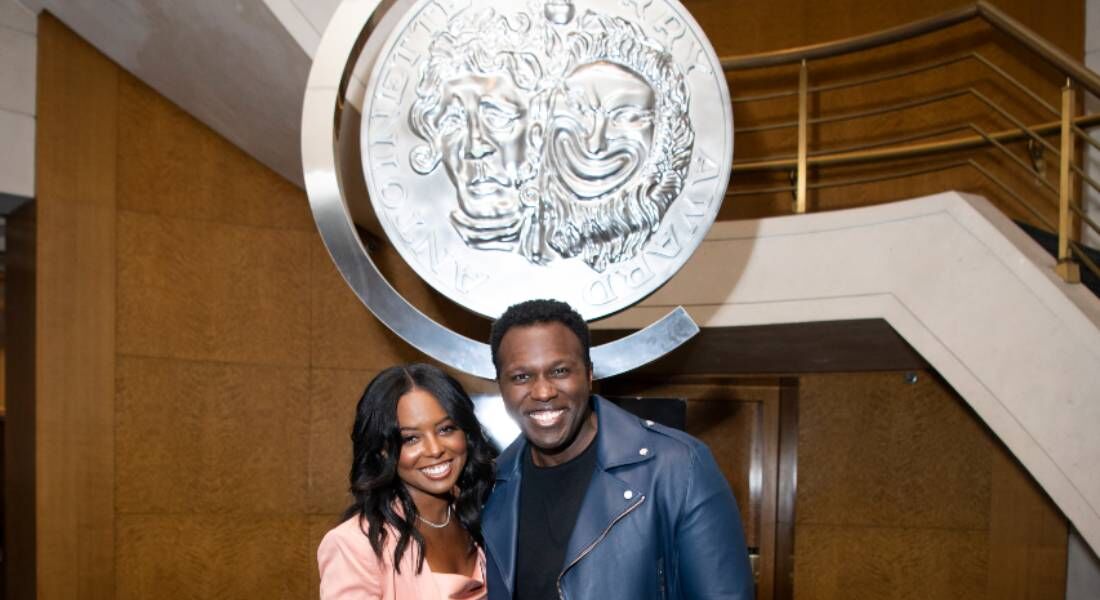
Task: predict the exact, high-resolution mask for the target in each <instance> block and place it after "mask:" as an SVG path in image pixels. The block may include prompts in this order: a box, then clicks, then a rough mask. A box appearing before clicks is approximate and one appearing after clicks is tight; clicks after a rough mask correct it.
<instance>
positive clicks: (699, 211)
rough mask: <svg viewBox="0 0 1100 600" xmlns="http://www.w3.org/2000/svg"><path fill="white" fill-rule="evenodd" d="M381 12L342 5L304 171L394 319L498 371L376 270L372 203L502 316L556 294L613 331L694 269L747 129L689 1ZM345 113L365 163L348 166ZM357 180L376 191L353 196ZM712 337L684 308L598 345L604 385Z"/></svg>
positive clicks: (310, 119) (440, 284) (413, 6)
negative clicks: (691, 261) (740, 128)
mask: <svg viewBox="0 0 1100 600" xmlns="http://www.w3.org/2000/svg"><path fill="white" fill-rule="evenodd" d="M378 5H379V3H378V2H377V1H372V0H345V1H344V2H343V3H342V4H341V5H340V7H339V8H338V10H337V12H336V13H335V15H334V16H333V19H332V21H331V24H330V26H329V28H328V30H327V31H326V32H325V35H324V38H323V39H322V42H321V46H320V48H319V49H318V52H317V55H316V58H315V63H314V67H313V70H312V72H311V74H310V81H309V86H308V89H307V93H306V101H305V107H304V117H303V160H304V164H305V175H306V184H307V191H308V193H309V197H310V202H311V206H312V207H313V211H314V215H315V218H316V220H317V224H318V228H319V229H320V232H321V234H322V237H323V238H324V240H325V243H326V246H327V247H328V249H329V251H330V253H331V254H332V256H333V259H334V260H335V262H336V264H337V266H338V267H339V269H340V271H341V273H342V274H343V275H344V277H345V279H346V280H347V281H348V283H349V284H350V285H351V287H352V288H353V289H355V291H356V293H357V294H358V295H359V296H360V298H361V299H362V300H363V301H364V303H365V304H366V305H367V306H368V308H370V309H371V310H372V312H374V314H375V315H376V316H377V317H378V318H379V319H381V320H382V321H383V322H384V323H386V325H388V326H389V327H390V328H391V329H393V330H394V331H395V332H396V333H398V334H399V335H400V336H402V337H403V338H405V339H406V341H408V342H410V343H411V344H413V345H414V346H416V347H417V348H419V349H421V350H422V351H424V352H426V353H427V354H429V355H431V356H433V357H435V358H436V359H438V360H440V361H442V362H444V363H446V364H448V365H450V366H452V367H455V368H457V369H460V370H463V371H466V372H469V373H472V374H474V375H478V376H482V377H490V378H491V377H492V375H493V373H492V365H491V363H490V361H489V353H488V348H487V346H486V345H485V344H484V343H482V342H478V341H475V340H470V339H468V338H465V337H462V336H459V335H457V334H455V333H454V332H452V331H450V330H448V329H446V328H444V327H442V326H440V325H439V324H437V323H435V322H433V321H431V320H430V319H428V318H427V317H425V316H424V315H422V314H421V313H419V311H417V310H416V309H415V308H414V307H412V306H411V305H409V304H408V303H407V302H405V301H404V299H402V298H401V297H400V296H399V295H398V294H397V293H396V292H395V291H394V290H393V289H392V287H391V286H389V284H388V283H387V282H386V281H385V280H384V279H383V278H382V277H381V275H379V273H378V270H377V268H376V267H375V266H374V264H373V263H372V262H371V260H370V257H369V256H368V255H367V253H366V250H365V249H364V247H363V245H362V243H361V242H360V240H359V237H358V235H356V233H355V219H354V218H353V215H362V214H364V211H363V210H362V209H361V207H357V206H355V203H359V202H369V203H370V209H371V210H370V211H369V212H370V213H371V214H373V216H374V217H376V218H377V220H378V222H379V223H380V224H381V227H382V229H383V230H384V232H385V234H386V237H387V238H388V239H389V241H390V242H391V243H392V244H393V245H394V247H395V248H396V249H397V250H398V252H399V253H400V254H401V256H402V257H403V258H404V260H405V261H406V262H407V263H408V264H409V265H410V266H411V267H412V268H413V269H414V270H415V271H416V273H417V274H418V275H419V276H420V277H422V278H423V279H424V280H425V281H426V282H428V283H429V284H430V285H431V286H432V287H434V288H435V289H436V290H438V291H439V292H440V293H442V294H444V295H445V296H447V297H449V298H450V299H452V300H454V301H455V302H456V303H458V304H460V305H461V306H463V307H465V308H467V309H469V310H471V311H473V312H476V313H479V314H481V315H484V316H486V317H488V318H495V317H497V316H498V315H499V314H500V313H502V312H503V311H504V309H505V308H507V307H508V306H510V305H511V304H514V303H516V302H520V301H522V300H526V299H529V298H547V297H549V298H558V299H560V300H564V301H566V302H569V303H570V304H571V305H573V306H574V307H575V308H576V309H577V310H578V311H579V312H580V313H581V314H582V315H583V316H584V317H585V318H586V319H589V320H592V319H598V318H600V317H604V316H607V315H610V314H612V313H615V312H617V311H620V310H622V309H624V308H627V307H629V306H631V305H633V304H635V303H636V302H638V301H639V300H641V299H642V298H644V297H646V296H647V295H649V294H650V293H652V292H653V291H654V290H656V289H657V288H658V287H660V286H661V285H662V284H663V283H664V282H665V281H667V280H668V279H669V278H670V277H671V276H672V275H673V274H675V273H676V271H677V270H678V269H679V268H680V267H681V266H682V265H683V264H684V262H685V261H686V260H687V259H688V257H689V256H690V255H691V253H692V252H693V251H694V249H695V248H696V246H697V245H698V244H699V243H700V242H701V241H702V238H703V236H704V235H705V234H706V232H707V230H708V229H709V227H710V225H711V223H713V221H714V218H715V216H716V214H717V211H718V208H719V206H720V204H721V201H722V198H723V196H724V194H725V191H726V186H727V185H728V180H729V172H730V169H729V165H730V164H731V161H732V156H733V121H732V114H731V110H730V102H729V92H728V90H727V88H726V82H725V77H724V75H723V72H722V69H721V67H720V65H719V63H718V60H717V57H716V56H715V54H714V51H713V49H712V48H711V46H710V44H709V42H708V41H707V40H706V38H705V36H704V35H703V34H702V31H701V30H700V28H699V27H698V25H697V24H696V23H695V22H694V20H692V18H691V16H690V15H689V14H688V13H687V11H686V10H685V9H684V8H683V7H682V6H681V5H680V4H679V3H678V2H676V1H675V0H592V1H584V0H576V1H570V0H532V1H530V2H489V1H485V0H420V1H417V2H401V1H398V2H395V3H392V4H391V5H390V6H389V7H388V8H386V9H385V10H381V9H379V6H378ZM349 115H350V116H354V117H355V118H356V119H357V120H358V132H357V133H358V154H359V157H360V158H359V160H360V163H361V164H360V165H349V164H347V160H348V159H347V156H348V155H351V154H353V153H351V152H349V151H348V147H349V145H351V146H354V144H351V143H349V141H348V140H347V139H346V138H347V136H348V135H349V134H348V132H347V129H348V127H347V126H346V123H347V122H348V121H347V117H348V116H349ZM356 167H358V168H360V169H361V176H362V181H363V183H364V184H365V186H364V187H365V191H366V192H367V193H366V194H365V195H366V196H367V197H366V198H363V197H355V196H356V195H355V194H354V193H352V192H351V190H350V188H352V187H354V186H353V185H352V183H351V180H354V179H356V178H355V177H350V176H349V175H347V173H348V172H349V170H350V169H353V168H356ZM356 175H358V174H356ZM360 195H362V194H360ZM368 198H369V199H368ZM697 331H698V328H697V326H696V325H695V323H694V322H692V321H691V319H690V317H688V316H687V313H686V312H685V311H683V310H682V309H677V310H675V311H673V312H671V313H669V314H668V315H666V316H665V317H664V318H663V319H661V320H659V321H657V322H656V323H654V324H652V325H650V326H649V327H647V328H646V329H644V330H642V331H640V332H638V333H635V334H634V335H631V336H628V337H626V338H623V339H622V340H619V341H617V342H614V343H612V344H605V345H601V346H597V347H595V348H593V361H594V363H595V369H596V373H595V374H596V376H597V377H606V376H609V375H613V374H616V373H619V372H623V371H625V370H628V369H630V368H634V367H636V366H640V365H641V364H644V363H646V362H649V361H651V360H653V359H655V358H658V357H660V356H661V355H663V354H665V353H667V352H668V351H670V350H671V349H673V348H675V347H677V346H678V345H679V344H681V343H682V342H683V341H685V340H686V339H688V338H689V337H691V336H692V335H694V333H696V332H697Z"/></svg>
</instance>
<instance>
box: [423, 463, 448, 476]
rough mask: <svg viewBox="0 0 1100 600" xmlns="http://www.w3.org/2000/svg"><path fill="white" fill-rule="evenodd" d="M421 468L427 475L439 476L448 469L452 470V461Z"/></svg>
mask: <svg viewBox="0 0 1100 600" xmlns="http://www.w3.org/2000/svg"><path fill="white" fill-rule="evenodd" d="M420 470H421V471H423V472H424V474H425V475H427V476H428V477H439V476H440V475H443V474H445V473H446V472H447V471H450V470H451V463H450V461H447V462H445V463H440V464H438V465H433V466H431V467H424V468H423V469H420Z"/></svg>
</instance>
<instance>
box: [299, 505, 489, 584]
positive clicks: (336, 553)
mask: <svg viewBox="0 0 1100 600" xmlns="http://www.w3.org/2000/svg"><path fill="white" fill-rule="evenodd" d="M396 540H397V534H396V532H394V531H392V530H391V531H390V534H389V535H388V536H386V543H385V544H383V545H382V557H381V558H379V557H378V556H377V555H376V554H375V553H374V550H373V549H372V548H371V547H370V542H368V541H367V536H365V535H363V532H362V531H361V530H360V529H359V517H352V518H350V519H348V520H347V521H344V522H343V523H341V524H339V525H337V526H336V527H334V528H333V529H331V530H330V531H329V532H328V533H327V534H325V537H324V539H323V540H321V545H320V546H318V547H317V568H318V570H319V571H320V572H321V589H320V592H321V600H480V599H482V598H485V597H486V596H487V593H486V588H485V554H484V553H483V552H482V551H481V549H480V548H478V551H477V565H476V566H475V567H474V572H473V573H471V575H470V576H466V575H460V574H457V573H433V572H432V570H431V567H430V566H429V565H428V561H424V569H423V570H422V571H421V572H420V573H417V572H416V561H415V555H416V553H415V552H413V551H412V550H411V549H410V550H406V551H405V554H404V555H403V556H402V557H401V572H400V573H398V572H397V569H395V568H394V566H393V549H394V546H395V545H396V544H397V542H396Z"/></svg>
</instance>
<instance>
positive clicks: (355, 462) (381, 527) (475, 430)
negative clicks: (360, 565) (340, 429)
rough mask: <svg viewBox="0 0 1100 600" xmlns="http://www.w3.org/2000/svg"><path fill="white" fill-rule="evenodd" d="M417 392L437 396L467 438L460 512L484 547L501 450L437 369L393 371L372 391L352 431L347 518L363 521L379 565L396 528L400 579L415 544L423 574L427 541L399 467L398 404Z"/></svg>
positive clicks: (454, 384) (369, 387)
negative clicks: (485, 516)
mask: <svg viewBox="0 0 1100 600" xmlns="http://www.w3.org/2000/svg"><path fill="white" fill-rule="evenodd" d="M414 388H419V389H421V390H424V391H426V392H428V393H429V394H431V395H432V396H434V397H435V399H436V400H437V401H438V402H439V405H440V406H441V407H442V408H443V410H444V411H445V412H446V413H447V415H448V416H450V417H451V419H452V420H454V422H455V425H457V426H458V428H459V429H461V430H462V431H463V432H464V433H465V435H466V466H465V467H463V469H462V473H460V474H459V476H458V484H457V485H458V489H459V493H458V497H457V498H455V501H454V512H455V515H456V516H458V520H459V522H461V523H462V526H463V527H465V528H466V531H467V532H468V533H469V534H470V538H471V539H472V540H473V541H474V543H475V544H477V545H478V546H480V545H482V543H483V540H482V538H481V507H482V506H484V505H485V501H486V500H487V499H488V497H489V492H490V491H492V485H493V459H494V458H496V449H495V448H494V447H493V445H492V444H491V443H490V442H489V440H488V439H487V438H486V437H485V432H484V431H483V430H482V428H481V423H480V422H479V421H478V420H477V416H476V415H475V414H474V404H473V402H472V401H471V400H470V397H469V396H468V395H467V394H466V392H465V390H463V389H462V386H461V385H460V384H459V383H458V382H457V381H455V379H454V378H453V377H451V376H450V375H448V374H446V373H444V372H443V371H442V370H441V369H439V368H438V367H434V366H432V365H426V364H410V365H405V366H395V367H390V368H388V369H386V370H385V371H382V372H381V373H379V374H378V375H377V376H376V377H375V378H374V379H372V380H371V382H370V383H369V384H367V389H366V390H365V391H364V392H363V397H362V398H360V399H359V404H358V406H356V408H355V425H354V426H352V430H351V446H352V461H351V473H350V476H349V479H350V482H351V495H352V497H353V498H354V500H353V501H352V503H351V506H349V507H348V508H347V510H345V511H344V517H343V518H344V519H350V518H351V517H354V516H356V515H358V516H359V528H360V530H362V531H363V533H364V534H365V535H366V536H367V539H368V540H369V541H370V545H371V548H373V549H374V553H375V554H376V555H378V557H379V558H381V557H382V545H383V543H384V542H385V540H386V535H387V531H386V525H389V526H391V527H393V529H394V530H395V531H396V532H397V536H398V537H397V545H396V548H395V549H394V553H393V565H394V568H395V569H397V570H398V572H400V570H401V567H400V564H401V557H402V556H403V555H404V554H405V551H406V550H407V549H408V546H409V541H410V540H412V541H415V542H416V546H417V562H416V572H417V573H419V572H420V571H421V569H423V567H424V538H423V537H422V536H421V535H420V532H419V531H417V529H416V526H415V525H416V519H417V516H418V514H419V513H418V512H417V510H416V504H414V503H413V500H412V497H411V496H409V492H408V490H407V489H406V488H405V486H404V484H403V483H402V481H401V479H400V478H399V477H398V476H397V459H398V457H399V456H400V455H401V432H400V427H399V425H398V423H397V401H398V400H399V399H400V398H401V396H403V395H405V394H406V393H408V392H409V391H410V390H412V389H414ZM364 521H366V524H367V527H366V528H365V529H364V527H363V525H364ZM471 550H473V548H471Z"/></svg>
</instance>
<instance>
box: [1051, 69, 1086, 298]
mask: <svg viewBox="0 0 1100 600" xmlns="http://www.w3.org/2000/svg"><path fill="white" fill-rule="evenodd" d="M1076 99H1077V92H1076V90H1074V89H1073V82H1072V81H1070V80H1069V79H1066V85H1065V87H1063V88H1062V148H1061V153H1062V160H1061V164H1060V166H1059V173H1058V266H1057V267H1056V270H1057V272H1058V275H1059V276H1061V278H1062V279H1064V280H1065V281H1066V282H1067V283H1078V282H1080V281H1081V266H1080V265H1079V264H1077V261H1075V260H1074V259H1073V251H1072V249H1071V248H1070V242H1071V241H1077V231H1076V230H1075V228H1074V227H1073V223H1074V219H1073V213H1071V212H1070V203H1071V202H1073V178H1072V175H1073V173H1072V171H1071V170H1070V165H1072V162H1071V161H1072V160H1073V155H1074V151H1073V146H1074V137H1073V136H1074V133H1073V117H1074V116H1075V113H1076V111H1077V107H1076V104H1077V102H1076Z"/></svg>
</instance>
